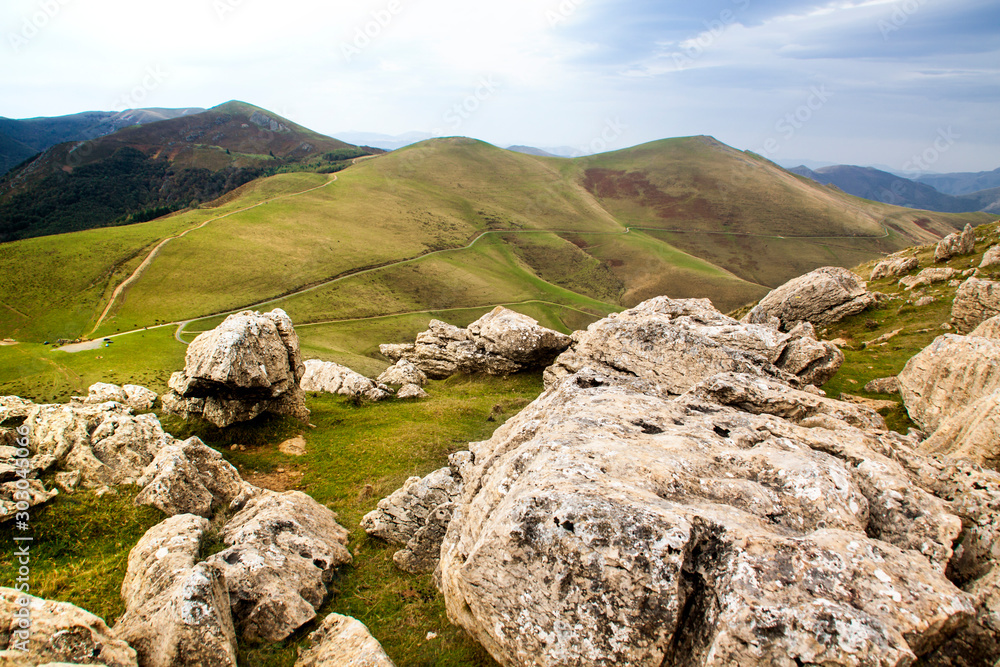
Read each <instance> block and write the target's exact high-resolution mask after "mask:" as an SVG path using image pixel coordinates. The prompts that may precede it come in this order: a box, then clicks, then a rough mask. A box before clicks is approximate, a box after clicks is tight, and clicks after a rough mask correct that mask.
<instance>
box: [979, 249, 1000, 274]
mask: <svg viewBox="0 0 1000 667" xmlns="http://www.w3.org/2000/svg"><path fill="white" fill-rule="evenodd" d="M998 265H1000V245H992V246H990V247H989V248H988V249H987V250H986V252H984V253H983V261H981V262H980V263H979V268H980V269H988V268H991V267H994V266H998Z"/></svg>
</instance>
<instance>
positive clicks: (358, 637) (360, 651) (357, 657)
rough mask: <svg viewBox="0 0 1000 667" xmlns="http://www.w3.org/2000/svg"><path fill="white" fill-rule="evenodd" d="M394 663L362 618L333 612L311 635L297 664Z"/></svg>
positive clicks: (381, 666)
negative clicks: (360, 619)
mask: <svg viewBox="0 0 1000 667" xmlns="http://www.w3.org/2000/svg"><path fill="white" fill-rule="evenodd" d="M328 666H329V667H333V666H336V667H394V665H393V662H392V660H390V659H389V656H387V655H386V654H385V651H384V650H383V649H382V645H381V644H379V643H378V640H377V639H375V638H374V637H372V636H371V633H369V632H368V628H366V627H365V625H364V623H362V622H361V621H359V620H357V619H355V618H351V617H350V616H341V615H340V614H330V615H329V616H327V617H326V618H324V619H323V622H322V623H320V625H319V627H318V628H316V630H315V631H313V632H312V633H311V634H310V635H309V648H307V649H305V650H303V651H301V653H299V659H298V660H296V661H295V667H328Z"/></svg>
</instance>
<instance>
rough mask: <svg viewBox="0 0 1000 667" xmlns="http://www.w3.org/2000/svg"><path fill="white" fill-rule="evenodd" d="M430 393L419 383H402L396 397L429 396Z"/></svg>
mask: <svg viewBox="0 0 1000 667" xmlns="http://www.w3.org/2000/svg"><path fill="white" fill-rule="evenodd" d="M429 397H430V394H428V393H427V392H426V391H424V390H423V389H422V388H421V387H420V385H416V384H404V385H403V386H402V387H400V388H399V391H398V392H396V398H404V399H405V398H429Z"/></svg>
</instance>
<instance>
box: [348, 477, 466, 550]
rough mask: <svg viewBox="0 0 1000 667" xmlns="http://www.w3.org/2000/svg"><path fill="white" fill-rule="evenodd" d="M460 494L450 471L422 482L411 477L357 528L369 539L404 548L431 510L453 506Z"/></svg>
mask: <svg viewBox="0 0 1000 667" xmlns="http://www.w3.org/2000/svg"><path fill="white" fill-rule="evenodd" d="M460 491H461V480H460V479H458V478H457V477H456V475H455V473H454V471H453V470H452V469H451V468H450V467H445V468H441V469H439V470H435V471H434V472H432V473H430V474H429V475H427V476H426V477H424V478H420V477H411V478H409V479H408V480H406V484H404V485H403V487H402V488H400V489H397V490H396V491H394V492H393V493H392V495H390V496H389V497H388V498H383V499H382V500H380V501H379V502H378V507H377V508H376V509H374V510H372V511H371V512H369V513H368V514H366V515H365V516H364V518H362V519H361V528H363V529H364V531H365V532H366V533H368V534H369V535H371V536H372V537H377V538H379V539H383V540H385V541H387V542H392V543H394V544H399V545H405V544H406V543H407V542H409V541H410V538H412V537H413V536H414V535H415V534H416V532H417V531H418V530H420V529H421V528H423V527H424V526H425V525H426V524H427V521H428V519H429V518H430V517H431V514H432V513H433V512H434V510H436V509H437V508H438V507H440V506H441V505H444V504H446V503H450V502H453V501H454V500H455V499H456V498H457V497H458V494H459V493H460Z"/></svg>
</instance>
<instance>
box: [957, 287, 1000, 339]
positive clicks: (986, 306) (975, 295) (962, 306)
mask: <svg viewBox="0 0 1000 667" xmlns="http://www.w3.org/2000/svg"><path fill="white" fill-rule="evenodd" d="M996 315H1000V282H996V281H992V280H980V279H979V278H969V279H968V280H966V281H965V282H964V283H962V286H961V287H959V288H958V292H956V293H955V301H954V303H953V305H952V308H951V323H952V325H954V327H955V330H956V331H958V332H959V333H966V332H969V331H972V330H973V329H975V328H976V327H977V326H979V324H980V323H981V322H983V321H985V320H988V319H990V318H991V317H994V316H996Z"/></svg>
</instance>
